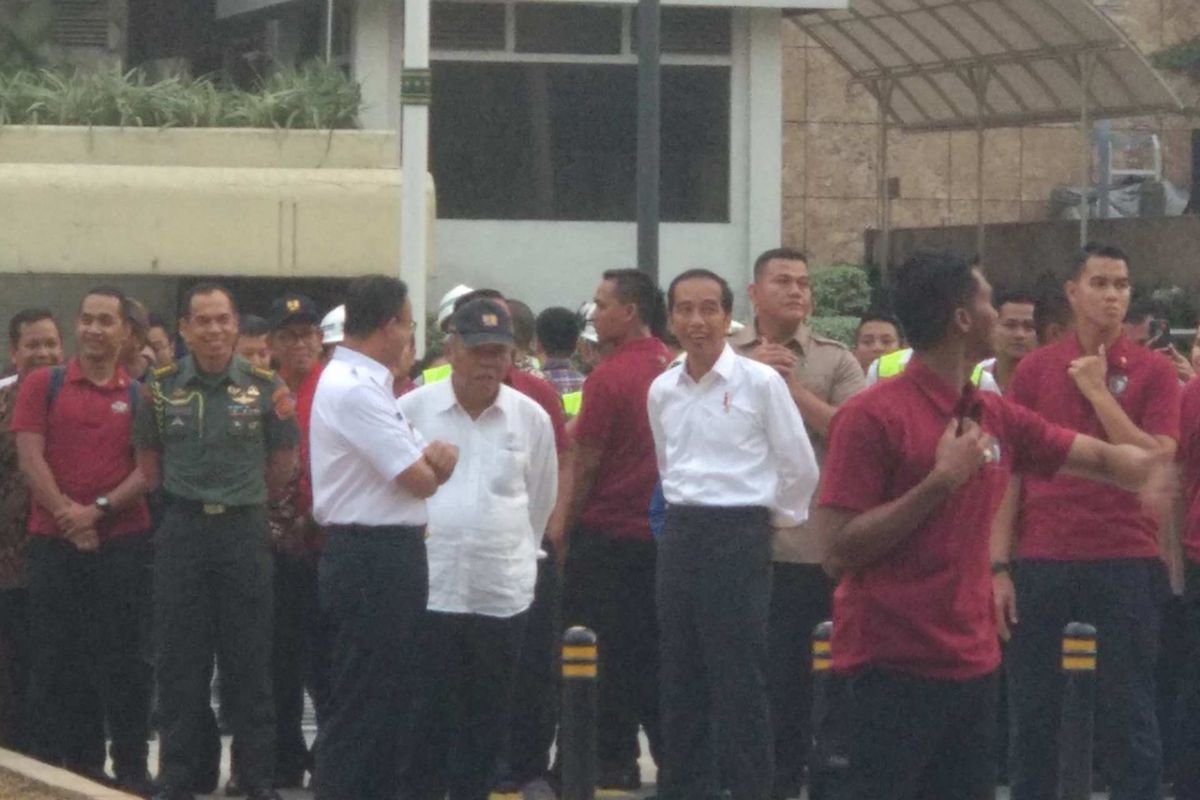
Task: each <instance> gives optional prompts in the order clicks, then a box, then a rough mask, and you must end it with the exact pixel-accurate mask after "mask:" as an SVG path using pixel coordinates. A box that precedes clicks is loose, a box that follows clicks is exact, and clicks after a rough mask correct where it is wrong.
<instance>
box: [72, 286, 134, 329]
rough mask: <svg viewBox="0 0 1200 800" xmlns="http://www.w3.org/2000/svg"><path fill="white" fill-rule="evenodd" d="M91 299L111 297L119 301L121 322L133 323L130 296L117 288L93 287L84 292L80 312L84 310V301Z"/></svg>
mask: <svg viewBox="0 0 1200 800" xmlns="http://www.w3.org/2000/svg"><path fill="white" fill-rule="evenodd" d="M89 297H111V298H114V299H115V300H116V301H117V307H118V308H119V309H120V310H121V321H122V322H131V321H132V320H131V314H132V311H131V309H130V308H129V296H128V295H127V294H125V293H124V292H123V291H121V290H120V289H118V288H117V287H115V286H93V287H92V288H91V289H88V290H87V291H86V292H84V294H83V297H82V298H80V300H79V310H80V311H82V310H83V301H84V300H87V299H88V298H89Z"/></svg>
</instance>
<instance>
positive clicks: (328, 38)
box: [325, 0, 336, 64]
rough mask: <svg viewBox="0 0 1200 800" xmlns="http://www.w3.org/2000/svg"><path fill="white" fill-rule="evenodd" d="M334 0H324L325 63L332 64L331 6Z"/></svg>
mask: <svg viewBox="0 0 1200 800" xmlns="http://www.w3.org/2000/svg"><path fill="white" fill-rule="evenodd" d="M334 2H336V0H325V63H326V64H329V63H332V62H333V4H334Z"/></svg>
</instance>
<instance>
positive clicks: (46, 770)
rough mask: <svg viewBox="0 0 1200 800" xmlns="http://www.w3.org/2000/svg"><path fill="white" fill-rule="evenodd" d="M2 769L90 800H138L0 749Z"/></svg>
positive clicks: (134, 796)
mask: <svg viewBox="0 0 1200 800" xmlns="http://www.w3.org/2000/svg"><path fill="white" fill-rule="evenodd" d="M0 768H3V769H6V770H8V771H9V772H15V773H17V774H18V775H22V776H24V777H26V778H28V779H29V780H31V781H37V782H38V783H44V784H46V785H47V786H49V787H51V788H53V789H58V790H59V791H62V792H73V793H75V794H77V795H80V796H82V797H86V798H88V800H138V798H137V796H136V795H132V794H126V793H125V792H122V791H118V790H117V789H113V788H111V787H108V786H104V785H103V784H99V783H96V782H94V781H89V780H88V779H87V778H83V777H80V776H79V775H76V774H75V773H74V772H68V771H67V770H65V769H59V768H58V767H52V766H50V765H49V764H43V763H42V762H41V761H37V760H35V759H32V758H30V757H29V756H23V755H21V754H20V753H14V752H13V751H11V750H3V749H0Z"/></svg>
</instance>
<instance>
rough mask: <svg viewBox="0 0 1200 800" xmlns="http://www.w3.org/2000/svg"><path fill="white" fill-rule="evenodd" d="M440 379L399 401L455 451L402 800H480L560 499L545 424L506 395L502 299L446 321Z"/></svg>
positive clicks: (434, 511)
mask: <svg viewBox="0 0 1200 800" xmlns="http://www.w3.org/2000/svg"><path fill="white" fill-rule="evenodd" d="M446 355H447V358H448V359H449V363H450V366H451V368H452V371H451V374H450V377H449V379H447V380H444V381H439V382H437V383H433V384H430V385H428V386H423V387H421V388H419V389H417V390H415V391H413V392H411V393H409V394H407V395H405V396H404V397H402V398H400V400H399V401H398V403H397V406H398V408H399V409H400V411H401V413H402V414H403V415H404V416H405V417H406V418H407V419H409V420H410V421H411V422H412V424H413V425H414V426H415V427H416V428H417V430H419V431H421V432H422V433H423V434H424V435H425V436H428V437H432V438H437V439H441V440H444V441H446V442H449V443H450V444H452V445H454V446H455V447H457V448H458V452H459V462H458V467H457V469H456V470H455V472H454V475H453V477H451V479H450V480H449V481H447V482H446V484H445V485H444V486H443V487H442V488H441V489H440V490H439V491H438V493H437V494H436V495H434V496H433V497H432V498H430V500H429V541H428V554H429V602H428V605H427V611H426V613H425V615H424V617H423V619H422V623H421V632H420V634H419V637H418V640H417V652H418V653H419V655H418V657H417V659H418V668H417V675H418V678H417V681H418V684H417V685H418V689H417V697H418V700H417V713H416V726H417V727H416V737H415V747H414V753H413V758H412V761H411V763H410V764H409V768H408V770H407V772H406V775H405V777H404V779H403V784H404V792H403V795H402V796H403V797H404V798H406V800H441V798H444V797H445V796H446V794H447V792H449V795H450V797H452V798H455V800H487V797H488V792H489V789H490V788H491V778H492V767H493V765H494V764H495V762H496V757H497V755H498V754H499V751H500V748H501V746H502V745H503V743H504V735H505V731H507V729H508V726H507V720H506V716H507V709H508V698H509V694H510V693H511V691H512V685H513V675H514V672H515V668H516V665H517V656H518V653H519V650H520V646H521V639H522V634H523V631H524V627H525V618H526V612H527V611H528V609H529V607H530V605H531V604H532V602H533V593H534V583H535V580H536V577H537V562H538V553H539V549H540V547H539V546H540V544H541V541H542V534H543V532H544V531H545V530H546V524H547V522H548V521H549V519H550V512H551V510H552V509H553V508H554V501H555V496H556V494H557V491H558V457H557V455H556V453H555V443H554V428H553V427H552V425H551V423H550V416H549V415H548V414H547V413H546V412H545V411H544V410H543V409H542V407H541V406H540V405H538V404H537V403H536V402H534V401H533V400H531V399H530V398H528V397H526V396H525V395H524V394H522V393H521V392H518V391H517V390H515V389H513V388H511V387H509V386H506V385H504V383H503V381H504V377H505V375H506V374H507V373H508V371H509V370H510V369H516V367H515V366H513V363H512V357H513V333H512V323H511V321H510V317H509V315H508V311H507V310H506V309H505V308H504V306H502V305H501V303H500V302H499V301H496V300H491V299H487V298H479V299H475V300H471V301H468V302H467V303H465V304H463V305H462V306H460V307H459V308H458V309H456V310H455V312H454V316H453V317H452V318H451V322H450V336H449V338H448V339H447V342H446Z"/></svg>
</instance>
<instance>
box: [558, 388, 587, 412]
mask: <svg viewBox="0 0 1200 800" xmlns="http://www.w3.org/2000/svg"><path fill="white" fill-rule="evenodd" d="M562 404H563V412H564V413H565V414H566V415H567V416H568V417H577V416H579V412H580V411H581V410H582V409H583V392H582V391H579V392H567V393H566V394H564V395H563V396H562Z"/></svg>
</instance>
